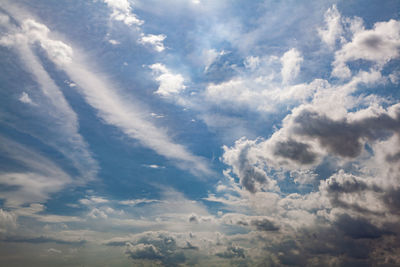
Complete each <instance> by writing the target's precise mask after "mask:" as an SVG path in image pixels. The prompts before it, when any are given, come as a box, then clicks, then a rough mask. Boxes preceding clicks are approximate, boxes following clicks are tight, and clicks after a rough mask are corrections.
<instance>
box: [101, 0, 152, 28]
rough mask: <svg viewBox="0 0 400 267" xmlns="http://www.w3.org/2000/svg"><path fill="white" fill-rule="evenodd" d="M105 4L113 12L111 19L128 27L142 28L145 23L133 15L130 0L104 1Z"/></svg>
mask: <svg viewBox="0 0 400 267" xmlns="http://www.w3.org/2000/svg"><path fill="white" fill-rule="evenodd" d="M103 1H104V3H106V4H107V6H108V7H109V8H110V9H111V10H112V14H111V19H113V20H116V21H122V22H123V23H125V24H126V25H128V26H131V25H136V26H140V25H142V24H143V23H144V22H143V20H140V19H138V18H137V17H136V15H135V14H134V13H132V7H131V4H130V3H129V1H128V0H103Z"/></svg>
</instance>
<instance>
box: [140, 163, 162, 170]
mask: <svg viewBox="0 0 400 267" xmlns="http://www.w3.org/2000/svg"><path fill="white" fill-rule="evenodd" d="M143 167H146V168H150V169H164V168H165V167H164V166H160V165H157V164H144V165H143Z"/></svg>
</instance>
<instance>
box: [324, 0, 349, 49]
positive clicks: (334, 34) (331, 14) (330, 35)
mask: <svg viewBox="0 0 400 267" xmlns="http://www.w3.org/2000/svg"><path fill="white" fill-rule="evenodd" d="M325 23H326V26H325V27H324V28H321V29H318V34H319V36H320V37H321V39H322V41H323V42H324V43H326V44H327V45H328V46H330V47H331V48H334V47H335V44H336V41H337V40H338V39H339V38H340V37H341V36H342V34H343V33H344V30H343V27H342V18H341V15H340V13H339V11H338V10H337V8H336V5H333V6H332V7H331V8H329V9H328V10H327V11H326V12H325Z"/></svg>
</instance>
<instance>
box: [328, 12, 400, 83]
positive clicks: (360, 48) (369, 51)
mask: <svg viewBox="0 0 400 267" xmlns="http://www.w3.org/2000/svg"><path fill="white" fill-rule="evenodd" d="M399 32H400V22H399V21H397V20H393V19H392V20H389V21H387V22H377V23H375V24H374V27H373V28H372V29H370V30H366V29H364V28H360V29H357V31H356V32H354V35H353V37H352V40H351V41H350V42H347V43H345V44H343V46H342V48H341V49H340V50H338V51H336V52H335V61H334V62H333V63H332V65H333V70H332V76H334V77H339V78H349V77H351V70H350V69H349V67H348V65H347V63H348V62H352V61H356V60H366V61H369V62H371V63H373V65H376V66H377V67H378V68H381V67H383V65H385V64H386V63H388V62H389V61H390V60H392V59H396V58H398V57H399V50H400V33H399Z"/></svg>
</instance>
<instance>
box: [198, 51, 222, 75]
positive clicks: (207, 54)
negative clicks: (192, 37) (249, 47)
mask: <svg viewBox="0 0 400 267" xmlns="http://www.w3.org/2000/svg"><path fill="white" fill-rule="evenodd" d="M225 53H226V52H225V51H224V50H222V51H220V52H218V51H217V50H215V49H206V50H203V53H202V59H203V61H204V63H203V64H204V65H205V67H204V71H205V72H207V70H208V68H209V67H210V66H211V64H212V63H214V61H215V60H216V59H217V58H218V57H220V56H222V55H224V54H225Z"/></svg>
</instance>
